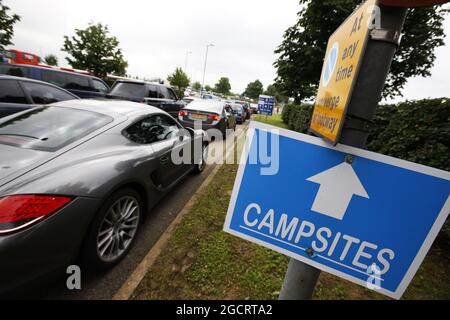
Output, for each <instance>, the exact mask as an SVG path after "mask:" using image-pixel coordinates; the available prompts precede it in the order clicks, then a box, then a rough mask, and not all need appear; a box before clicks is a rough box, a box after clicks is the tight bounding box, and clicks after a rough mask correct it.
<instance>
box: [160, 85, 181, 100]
mask: <svg viewBox="0 0 450 320" xmlns="http://www.w3.org/2000/svg"><path fill="white" fill-rule="evenodd" d="M159 90H160V92H161V94H162V97H161V98H164V99H171V100H177V97H176V95H175V93H174V92H173V91H172V89H169V88H167V87H163V86H160V87H159Z"/></svg>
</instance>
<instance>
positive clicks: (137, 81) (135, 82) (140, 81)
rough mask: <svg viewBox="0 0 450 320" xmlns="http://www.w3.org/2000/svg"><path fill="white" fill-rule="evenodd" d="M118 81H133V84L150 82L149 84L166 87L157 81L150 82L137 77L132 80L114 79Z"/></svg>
mask: <svg viewBox="0 0 450 320" xmlns="http://www.w3.org/2000/svg"><path fill="white" fill-rule="evenodd" d="M119 82H122V83H134V84H150V85H155V86H160V87H167V86H166V85H164V84H161V83H158V82H151V81H145V80H138V79H136V80H134V79H119V80H116V82H115V83H119Z"/></svg>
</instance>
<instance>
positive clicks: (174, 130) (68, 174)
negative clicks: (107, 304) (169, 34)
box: [0, 64, 249, 294]
mask: <svg viewBox="0 0 450 320" xmlns="http://www.w3.org/2000/svg"><path fill="white" fill-rule="evenodd" d="M80 98H84V99H80ZM248 117H249V114H248V113H247V111H246V109H244V106H243V105H242V103H240V102H238V101H225V100H223V99H220V98H219V99H216V98H215V97H214V99H200V98H197V97H186V98H185V100H181V99H179V98H178V97H177V95H176V94H175V92H174V91H173V90H172V88H170V87H168V86H165V85H162V84H160V83H154V82H148V81H138V80H130V79H118V80H117V81H116V82H115V84H114V85H113V86H112V88H111V89H109V87H108V85H107V84H106V83H105V82H103V81H102V80H101V79H98V78H96V77H93V76H91V75H88V74H81V73H79V72H76V71H74V70H69V69H65V70H61V68H47V67H42V66H34V65H15V64H0V118H1V119H0V154H1V155H2V156H1V157H0V256H1V257H2V263H1V264H0V294H4V293H5V292H10V291H11V290H14V289H16V288H17V287H21V286H22V285H25V284H27V283H30V282H33V281H35V280H38V279H40V278H41V277H42V276H44V275H47V274H51V273H53V272H55V271H56V270H60V268H62V267H64V266H67V265H70V264H74V263H80V264H82V265H83V266H85V267H86V268H87V269H88V270H90V271H92V270H101V269H105V268H109V267H112V266H114V265H115V264H117V263H118V262H119V261H120V260H121V259H123V258H124V257H125V256H126V254H127V253H128V251H129V250H130V248H131V246H132V244H133V242H134V241H135V238H136V233H137V231H138V229H139V225H140V222H141V221H142V220H143V218H144V217H145V215H146V214H147V213H148V212H149V211H150V210H151V208H152V207H153V206H154V205H155V204H156V203H157V202H158V201H159V200H160V199H161V198H162V197H163V196H164V195H165V194H166V193H167V192H169V191H170V190H171V189H172V188H173V187H174V186H175V185H176V184H177V183H178V182H180V181H181V179H182V178H183V177H184V176H186V175H187V174H189V173H190V172H194V173H201V172H202V171H203V170H204V168H205V163H206V158H207V156H208V146H209V141H210V139H209V137H208V133H207V132H206V130H208V129H217V130H218V131H217V132H219V133H221V134H222V136H223V137H224V138H226V137H227V133H228V132H229V130H230V129H236V124H237V123H243V122H245V120H246V119H248ZM197 142H199V143H200V145H201V146H202V148H200V150H199V149H198V148H194V147H193V146H194V144H197ZM186 147H189V148H192V150H194V152H191V154H192V159H191V160H192V161H190V162H189V163H186V164H181V165H180V164H176V163H174V161H173V159H172V157H171V155H172V153H173V152H175V153H177V152H178V153H180V151H181V150H182V149H183V148H186Z"/></svg>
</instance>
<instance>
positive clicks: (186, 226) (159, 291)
mask: <svg viewBox="0 0 450 320" xmlns="http://www.w3.org/2000/svg"><path fill="white" fill-rule="evenodd" d="M236 172H237V165H223V166H222V167H221V168H220V170H219V171H218V173H217V175H216V177H215V178H214V180H213V181H212V182H211V184H210V185H209V186H208V188H207V189H206V190H205V193H204V194H203V195H202V196H200V198H199V199H198V201H197V203H196V204H195V205H194V206H193V208H192V209H191V211H190V212H189V213H188V214H187V215H186V217H185V218H184V219H183V221H182V223H181V225H180V226H179V228H178V229H177V230H176V232H175V234H174V236H173V237H172V238H171V240H170V241H169V243H168V244H167V247H166V248H165V249H164V250H163V252H162V253H161V255H160V256H159V257H158V259H157V260H156V262H155V264H154V265H153V267H152V268H151V269H150V270H148V272H147V275H146V276H145V277H144V279H143V280H142V282H141V283H140V285H139V286H138V288H137V289H136V291H135V292H134V294H133V296H132V299H138V300H140V299H276V298H277V297H278V294H279V290H280V288H281V285H282V282H283V277H284V273H285V272H286V268H287V264H288V258H287V257H285V256H283V255H280V254H278V253H276V252H273V251H271V250H268V249H265V248H262V247H260V246H257V245H254V244H252V243H249V242H247V241H244V240H241V239H239V238H236V237H234V236H231V235H228V234H226V233H224V232H223V231H222V228H223V223H224V220H225V215H226V211H227V209H228V203H229V200H230V196H231V190H232V188H233V184H234V180H235V176H236ZM449 263H450V258H449V250H448V245H444V244H436V245H435V246H434V247H433V249H432V250H431V252H430V253H429V255H428V257H427V258H426V259H425V262H424V263H423V264H422V266H421V268H420V270H419V272H418V273H417V275H416V277H415V278H414V280H413V282H412V284H411V285H410V287H409V288H408V290H407V291H406V293H405V295H404V298H405V299H450V286H449V283H450V274H449V273H448V272H447V270H448V266H449V265H450V264H449ZM314 298H315V299H384V298H385V297H384V296H382V295H379V294H377V293H375V292H372V291H369V290H367V289H365V288H363V287H360V286H358V285H355V284H353V283H350V282H348V281H346V280H342V279H339V278H337V277H335V276H332V275H330V274H327V273H324V272H322V274H321V277H320V279H319V283H318V285H317V287H316V290H315V294H314Z"/></svg>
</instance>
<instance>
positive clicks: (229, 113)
mask: <svg viewBox="0 0 450 320" xmlns="http://www.w3.org/2000/svg"><path fill="white" fill-rule="evenodd" d="M178 119H179V121H180V122H181V123H182V124H183V125H184V126H185V127H188V128H194V127H195V122H196V121H197V123H199V124H200V125H201V128H202V129H203V130H209V129H217V130H220V132H221V133H222V135H223V138H224V139H226V137H227V129H236V118H235V116H234V115H233V110H232V109H231V107H230V106H229V105H227V104H226V103H225V102H223V101H219V100H195V101H193V102H191V103H190V104H188V105H187V106H186V107H185V108H184V109H183V110H181V111H180V112H179V114H178Z"/></svg>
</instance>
